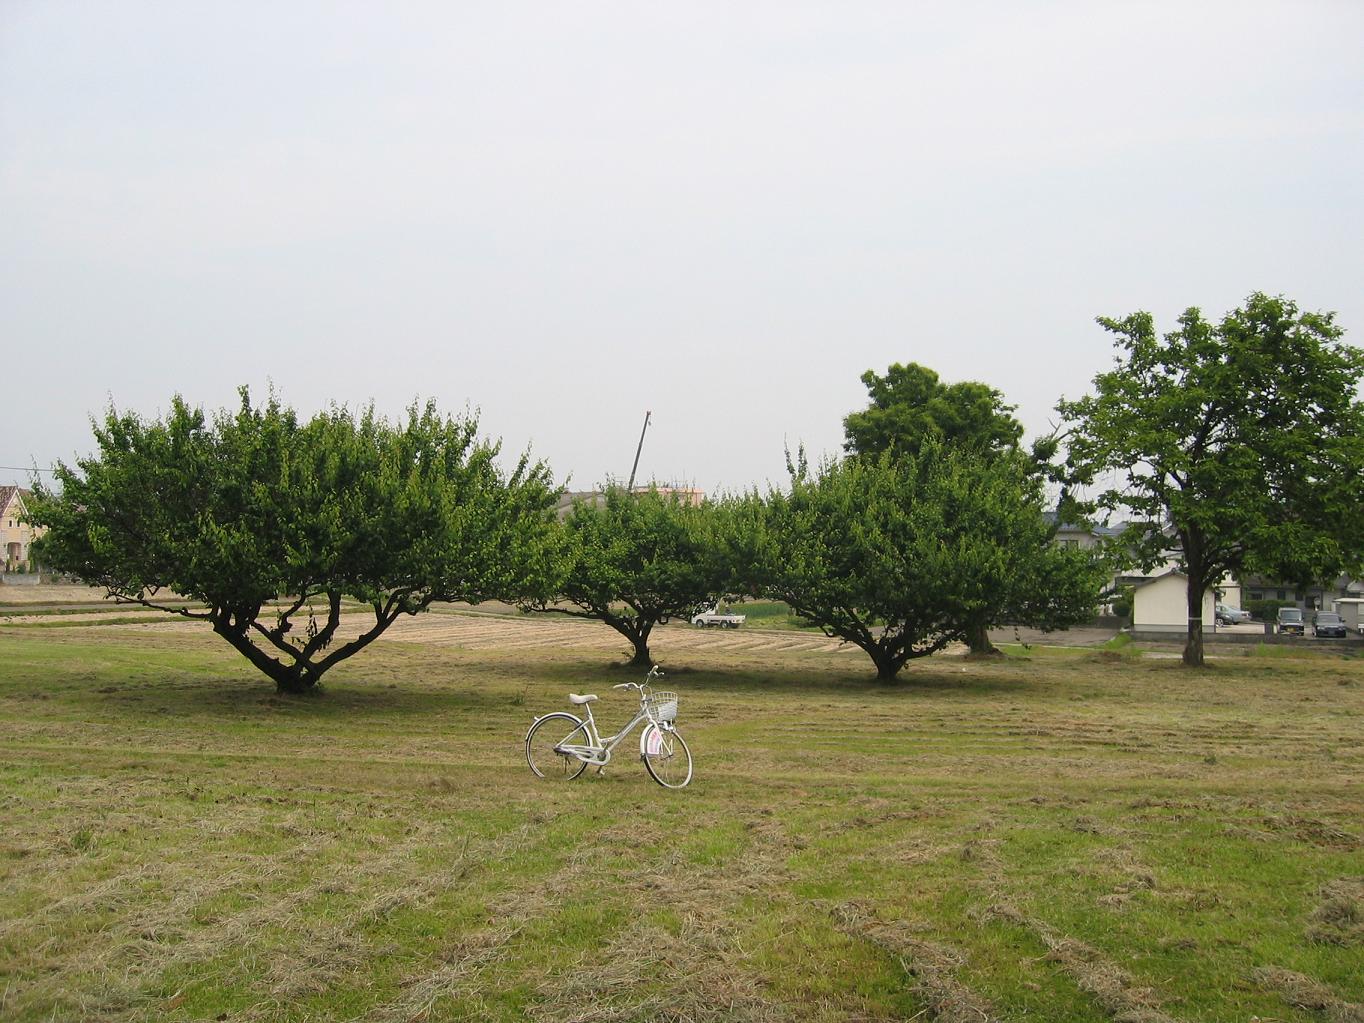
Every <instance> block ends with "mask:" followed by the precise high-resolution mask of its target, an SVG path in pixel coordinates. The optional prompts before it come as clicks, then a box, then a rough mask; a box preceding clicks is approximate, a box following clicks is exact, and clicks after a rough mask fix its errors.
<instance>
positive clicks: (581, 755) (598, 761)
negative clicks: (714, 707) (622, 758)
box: [554, 703, 669, 767]
mask: <svg viewBox="0 0 1364 1023" xmlns="http://www.w3.org/2000/svg"><path fill="white" fill-rule="evenodd" d="M583 709H584V710H585V711H587V716H586V718H584V719H583V725H584V726H585V727H586V728H587V736H588V738H589V739H591V740H592V741H591V742H590V743H588V744H580V743H574V742H565V743H561V744H559V745H558V746H555V747H554V749H555V752H558V753H567V754H568V755H570V756H574V757H577V758H578V759H579V760H581V761H582V762H583V763H585V764H595V765H596V766H598V767H605V766H606V765H607V764H609V763H610V762H611V753H612V751H614V750H615V748H616V747H617V746H619V745H620V744H621V742H622V741H623V740H624V739H625V737H626V736H627V735H629V734H630V733H631V732H632V731H634V730H635V726H637V725H639V724H640V723H641V722H644V721H647V722H649V723H650V724H651V725H656V726H658V727H659V728H663V729H667V728H668V727H669V726H668V723H667V722H666V721H655V720H654V718H653V716H652V715H650V714H649V712H648V711H646V710H645V709H644V707H643V706H642V705H641V706H640V709H639V710H638V711H636V712H635V716H634V717H633V718H631V719H630V723H629V724H628V725H626V726H625V727H624V728H622V729H621V730H620V731H619V732H617V733H616V734H615V735H608V736H607V737H606V738H604V739H603V738H602V736H601V733H600V732H599V731H598V730H597V719H596V718H594V717H593V716H592V705H591V704H590V703H588V704H584V705H583ZM643 752H644V734H641V735H640V753H641V754H643Z"/></svg>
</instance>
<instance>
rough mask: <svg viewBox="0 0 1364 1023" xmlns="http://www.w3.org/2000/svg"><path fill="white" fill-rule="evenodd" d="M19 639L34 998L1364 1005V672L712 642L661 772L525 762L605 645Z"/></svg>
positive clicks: (112, 1015)
mask: <svg viewBox="0 0 1364 1023" xmlns="http://www.w3.org/2000/svg"><path fill="white" fill-rule="evenodd" d="M659 646H660V647H661V648H664V649H666V638H665V640H660V642H659ZM0 653H2V654H3V656H0V820H2V821H3V829H0V1019H4V1020H6V1021H27V1020H32V1021H46V1020H86V1019H89V1020H213V1019H217V1020H234V1021H248V1020H380V1021H383V1020H393V1021H411V1020H463V1019H477V1020H483V1019H489V1020H545V1021H548V1020H555V1021H571V1020H583V1021H587V1020H620V1021H635V1020H671V1021H683V1020H690V1021H703V1020H717V1021H718V1020H754V1021H766V1020H787V1019H792V1020H827V1021H844V1020H945V1021H950V1023H964V1021H988V1020H1023V1019H1037V1020H1047V1021H1060V1020H1108V1019H1113V1020H1118V1021H1126V1023H1159V1021H1165V1020H1205V1021H1219V1023H1220V1021H1232V1020H1240V1021H1250V1020H1253V1019H1256V1018H1257V1017H1258V1018H1259V1019H1260V1020H1275V1021H1289V1020H1292V1021H1335V1023H1338V1021H1350V1020H1364V1007H1361V1006H1364V745H1362V742H1361V739H1362V737H1364V663H1361V662H1360V661H1358V660H1344V659H1331V658H1325V657H1312V658H1306V657H1303V658H1294V657H1285V656H1280V657H1274V658H1256V657H1240V658H1236V659H1229V660H1225V661H1219V662H1217V663H1216V666H1215V667H1212V668H1211V669H1209V670H1207V671H1203V672H1197V673H1190V672H1187V671H1185V670H1183V669H1181V668H1180V667H1179V666H1178V663H1177V662H1176V661H1173V660H1169V659H1163V660H1157V659H1153V658H1150V657H1145V658H1143V657H1139V656H1134V655H1122V654H1119V653H1118V652H1116V651H1092V652H1075V653H1073V654H1072V655H1070V656H1064V657H1061V656H1047V655H1045V653H1044V652H1043V651H1041V650H1039V649H1034V650H1032V651H1027V650H1021V651H1019V652H1018V653H1016V654H1014V655H1011V656H1009V657H1006V658H1003V659H995V660H985V661H975V660H969V659H963V658H935V659H933V660H932V661H931V662H929V663H926V664H925V663H919V664H916V665H913V666H911V668H910V669H909V670H907V671H906V673H905V675H904V677H903V681H902V683H901V684H899V685H897V686H885V685H879V684H877V683H875V682H874V681H872V680H871V679H870V677H869V676H870V673H869V670H868V669H869V665H868V664H866V663H865V662H864V661H863V660H862V659H860V658H850V657H841V656H835V655H832V654H827V653H814V652H809V651H796V652H790V651H781V650H778V651H766V652H759V653H753V654H749V655H735V654H733V653H732V652H728V653H709V654H708V653H707V652H706V650H705V649H704V648H700V647H698V648H696V649H690V650H688V651H687V652H686V656H685V658H679V659H678V660H677V661H676V662H672V663H669V662H666V661H665V666H666V667H670V668H671V669H672V675H671V678H670V680H669V681H670V682H673V683H676V686H675V688H677V689H678V690H679V691H680V692H681V693H682V700H681V716H680V719H679V723H680V724H681V726H682V728H683V730H684V732H685V734H686V736H687V738H688V739H689V741H690V743H691V746H692V748H693V751H694V753H695V756H696V761H697V773H696V779H695V781H694V782H693V783H692V785H691V786H690V787H689V788H688V789H685V790H682V791H678V792H672V791H667V790H664V789H662V788H660V787H658V786H657V785H655V784H654V783H653V782H652V781H650V780H649V778H648V776H647V775H646V774H645V772H644V770H643V769H642V767H641V766H640V765H639V763H638V761H637V760H632V759H630V758H628V757H626V758H623V759H622V760H621V761H619V762H618V763H616V764H613V765H612V766H611V767H610V768H608V770H607V772H606V773H605V775H604V776H601V777H598V776H596V775H594V774H591V773H590V772H589V773H588V774H585V775H584V776H583V777H582V778H581V779H580V780H579V781H577V782H574V783H571V784H567V785H561V786H558V787H556V786H554V785H551V784H547V783H544V782H536V781H535V779H533V778H532V777H531V775H530V773H529V771H528V770H527V769H526V766H525V763H524V761H523V760H522V759H521V738H522V736H523V735H524V733H525V729H526V727H527V726H528V725H529V723H530V721H531V719H532V716H533V714H534V713H537V712H539V713H544V712H547V711H550V710H556V709H561V708H562V709H567V703H566V700H565V699H564V693H565V692H567V691H569V690H573V691H590V692H597V693H600V694H601V695H602V696H603V700H602V702H601V703H599V704H597V707H598V708H600V716H601V717H602V718H603V719H605V722H606V723H608V724H613V723H616V722H617V721H619V720H621V719H623V717H624V716H626V714H627V712H628V710H629V709H630V704H629V701H628V700H627V699H626V698H624V697H622V696H619V695H617V694H612V693H611V691H610V688H609V687H610V685H611V684H612V683H613V682H618V681H625V680H629V679H631V678H632V677H634V676H632V675H631V674H628V673H624V672H622V671H620V670H618V669H612V668H611V667H609V665H608V663H607V658H606V657H605V656H603V655H602V654H601V653H599V652H595V651H589V652H583V651H574V650H572V649H563V650H543V649H540V650H535V651H529V650H519V651H511V652H506V653H497V652H494V651H490V650H487V649H480V650H470V649H465V648H461V647H460V646H458V645H445V646H439V645H431V644H422V643H412V642H408V643H403V642H396V641H393V642H390V641H381V642H380V643H378V644H376V645H375V647H373V648H372V649H371V650H370V651H367V652H366V653H365V654H363V655H361V656H360V657H359V658H357V659H356V660H354V661H353V662H351V663H350V664H348V665H345V666H343V667H342V668H340V669H337V671H336V672H334V674H333V675H332V676H329V679H330V684H329V685H328V686H327V689H326V692H325V694H324V695H322V696H321V697H319V698H315V699H303V700H287V699H281V698H279V697H276V696H275V695H274V693H273V690H272V689H271V688H270V686H269V685H268V684H267V683H265V681H264V680H263V679H261V678H259V677H257V676H255V675H253V673H252V672H251V671H250V670H249V668H248V666H247V665H246V663H245V662H244V661H243V660H241V659H240V658H238V657H237V656H236V655H235V654H232V653H231V652H230V651H229V650H227V649H226V647H224V646H222V645H221V644H219V643H217V642H215V641H214V640H213V639H212V638H211V637H209V636H205V635H201V634H199V633H196V632H193V631H186V630H184V629H163V628H146V627H139V626H104V627H99V628H69V629H63V628H43V629H18V628H0Z"/></svg>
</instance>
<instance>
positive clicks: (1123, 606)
mask: <svg viewBox="0 0 1364 1023" xmlns="http://www.w3.org/2000/svg"><path fill="white" fill-rule="evenodd" d="M1135 593H1136V587H1134V586H1123V587H1122V588H1120V589H1119V590H1118V596H1117V597H1115V598H1114V600H1113V614H1114V615H1115V616H1117V617H1118V618H1131V617H1132V606H1133V597H1134V594H1135Z"/></svg>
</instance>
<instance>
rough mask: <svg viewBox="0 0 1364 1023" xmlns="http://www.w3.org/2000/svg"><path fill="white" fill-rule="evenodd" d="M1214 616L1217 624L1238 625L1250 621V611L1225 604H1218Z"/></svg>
mask: <svg viewBox="0 0 1364 1023" xmlns="http://www.w3.org/2000/svg"><path fill="white" fill-rule="evenodd" d="M1216 618H1217V624H1218V625H1240V624H1242V623H1244V622H1248V621H1250V612H1249V611H1242V610H1241V609H1240V608H1239V607H1228V606H1227V605H1226V604H1218V605H1217V612H1216Z"/></svg>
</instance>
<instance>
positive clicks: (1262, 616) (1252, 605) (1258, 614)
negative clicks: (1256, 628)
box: [1244, 598, 1298, 622]
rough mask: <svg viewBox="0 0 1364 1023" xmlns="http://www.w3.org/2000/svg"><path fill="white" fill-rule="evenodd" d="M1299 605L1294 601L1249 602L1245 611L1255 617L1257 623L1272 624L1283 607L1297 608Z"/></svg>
mask: <svg viewBox="0 0 1364 1023" xmlns="http://www.w3.org/2000/svg"><path fill="white" fill-rule="evenodd" d="M1297 606H1298V605H1297V603H1296V602H1295V601H1292V600H1274V599H1272V598H1271V599H1269V600H1247V601H1246V602H1245V605H1244V607H1245V609H1246V610H1247V611H1249V612H1250V613H1251V614H1252V615H1254V616H1255V619H1256V620H1257V621H1261V622H1272V621H1273V620H1274V617H1275V615H1277V614H1278V611H1279V608H1281V607H1297Z"/></svg>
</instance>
